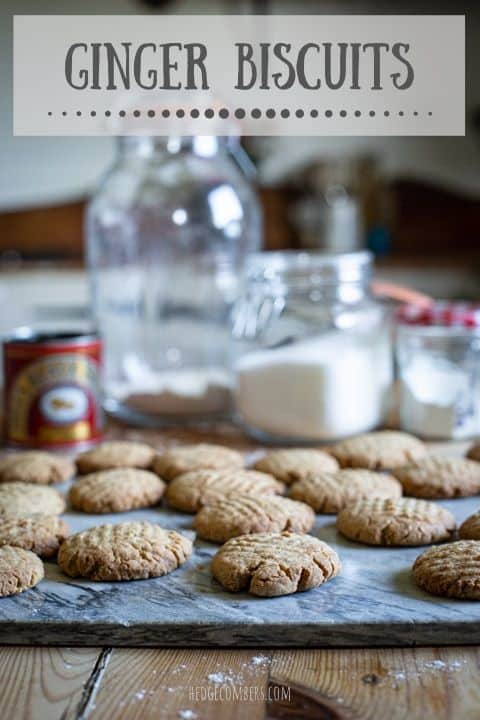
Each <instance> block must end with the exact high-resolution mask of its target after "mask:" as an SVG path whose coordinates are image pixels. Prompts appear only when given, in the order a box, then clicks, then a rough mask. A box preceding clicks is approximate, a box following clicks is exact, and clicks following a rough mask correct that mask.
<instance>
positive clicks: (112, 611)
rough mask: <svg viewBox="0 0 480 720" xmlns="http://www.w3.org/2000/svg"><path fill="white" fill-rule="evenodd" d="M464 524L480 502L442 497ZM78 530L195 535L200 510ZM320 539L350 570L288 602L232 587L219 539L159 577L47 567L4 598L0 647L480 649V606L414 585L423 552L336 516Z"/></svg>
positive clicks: (324, 521) (73, 516)
mask: <svg viewBox="0 0 480 720" xmlns="http://www.w3.org/2000/svg"><path fill="white" fill-rule="evenodd" d="M442 504H443V505H444V506H445V507H448V508H449V509H450V510H452V511H453V513H454V514H455V516H456V518H457V520H458V521H459V522H460V521H462V520H463V519H464V518H465V517H467V516H468V515H469V514H471V513H472V512H474V511H475V510H477V509H478V507H479V506H480V498H479V497H475V498H468V499H460V500H452V501H448V502H442ZM65 517H66V520H67V521H68V522H69V524H70V526H71V529H72V531H78V530H82V529H84V528H87V527H92V526H94V525H98V524H101V523H105V522H122V521H124V520H131V519H146V520H147V519H148V520H151V521H153V522H158V523H160V524H161V525H163V526H165V527H169V528H176V529H178V530H180V531H182V532H185V533H192V529H191V522H192V517H191V516H187V515H182V514H176V513H174V512H171V511H169V510H167V509H164V508H160V509H153V510H142V511H136V512H132V513H126V514H117V515H108V516H107V515H102V516H94V515H83V514H80V513H73V512H68V513H67V514H66V516H65ZM312 533H313V534H314V535H316V536H317V537H319V538H321V539H322V540H325V541H326V542H328V543H330V544H331V545H332V546H334V547H335V548H336V550H337V552H338V553H339V555H340V557H341V559H342V562H343V572H342V574H341V575H340V576H339V577H338V578H336V579H335V580H333V581H331V582H329V583H327V584H326V585H324V586H323V587H320V588H317V589H315V590H311V591H309V592H306V593H297V594H296V595H290V596H286V597H281V598H272V599H264V598H255V597H252V596H249V595H247V594H246V593H239V594H230V593H227V592H224V591H223V590H222V588H221V587H220V586H219V585H218V584H217V583H216V582H215V581H213V580H212V579H211V577H210V572H209V564H210V558H211V556H212V555H213V554H214V553H215V551H216V546H214V545H210V544H208V543H203V542H197V543H196V546H195V554H194V556H193V557H192V558H191V559H190V560H189V561H188V562H187V563H186V564H185V565H184V566H183V567H182V568H180V569H179V570H177V571H176V572H174V573H172V574H170V575H168V576H166V577H163V578H157V579H152V580H142V581H136V582H126V583H93V582H89V581H86V580H72V579H70V578H67V577H66V576H65V575H63V574H62V572H61V571H60V569H59V568H58V566H57V565H56V564H55V563H46V564H45V568H46V573H45V575H46V576H45V580H43V581H42V582H41V583H40V584H39V585H38V586H37V587H36V588H34V589H32V590H29V591H27V592H25V593H22V594H21V595H17V596H13V597H10V598H3V599H1V600H0V643H4V644H5V643H7V644H56V645H67V644H68V645H98V644H108V645H131V646H203V647H206V646H229V645H235V646H238V647H240V646H244V647H247V646H255V647H259V646H264V647H267V646H271V647H274V646H280V647H285V646H298V647H322V646H325V647H326V646H329V647H342V646H343V647H347V646H350V647H352V646H369V645H376V646H388V645H400V646H409V645H410V646H411V645H416V644H423V645H426V644H441V645H447V644H479V643H480V602H471V601H470V602H469V601H455V600H445V599H442V598H436V597H433V596H430V595H428V594H426V593H424V592H423V591H422V590H420V589H419V588H417V587H416V586H415V584H414V583H413V580H412V577H411V573H410V568H411V565H412V563H413V561H414V559H415V557H416V556H417V555H418V554H420V553H421V552H422V548H403V549H402V548H370V547H367V546H363V545H359V544H355V543H352V542H349V541H347V540H345V539H343V538H342V537H341V536H339V535H338V534H337V532H336V529H335V518H334V517H333V516H319V517H318V519H317V523H316V525H315V528H314V530H313V531H312Z"/></svg>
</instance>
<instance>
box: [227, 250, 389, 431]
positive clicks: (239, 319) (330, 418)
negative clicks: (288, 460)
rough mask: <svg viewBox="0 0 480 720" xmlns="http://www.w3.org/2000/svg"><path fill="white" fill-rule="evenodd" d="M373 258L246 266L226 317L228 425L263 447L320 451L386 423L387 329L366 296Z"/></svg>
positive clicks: (264, 259)
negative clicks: (233, 356) (306, 446)
mask: <svg viewBox="0 0 480 720" xmlns="http://www.w3.org/2000/svg"><path fill="white" fill-rule="evenodd" d="M371 270H372V256H371V255H370V253H368V252H356V253H347V254H342V255H335V254H325V253H306V252H278V253H277V252H274V253H272V252H270V253H259V254H257V255H255V256H253V258H252V260H251V262H250V265H249V269H248V281H247V287H246V291H245V294H244V296H243V298H241V300H240V301H239V302H238V303H237V305H236V308H235V313H234V334H235V337H236V339H237V342H238V347H237V349H238V354H237V361H236V365H235V371H236V372H235V375H236V411H237V418H238V420H239V421H240V423H241V424H242V425H243V426H244V428H245V429H246V430H247V432H249V433H250V434H251V435H253V436H255V437H257V438H259V439H261V440H263V441H270V442H279V443H283V444H287V443H299V442H328V441H332V440H336V439H338V438H343V437H346V436H348V435H354V434H356V433H360V432H364V431H368V430H372V429H373V428H376V427H378V426H379V425H381V424H382V423H383V421H384V420H385V417H386V414H387V412H388V410H389V402H390V396H391V386H392V347H391V327H390V322H389V315H388V312H387V310H386V308H385V307H384V306H383V305H382V304H381V303H379V302H378V301H376V300H375V299H374V298H373V297H372V296H371V295H370V293H369V281H370V276H371Z"/></svg>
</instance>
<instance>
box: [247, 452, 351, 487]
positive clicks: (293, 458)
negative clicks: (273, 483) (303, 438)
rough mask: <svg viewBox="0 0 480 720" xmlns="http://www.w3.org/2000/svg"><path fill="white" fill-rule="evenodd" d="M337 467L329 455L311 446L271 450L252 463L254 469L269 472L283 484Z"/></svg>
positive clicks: (330, 470)
mask: <svg viewBox="0 0 480 720" xmlns="http://www.w3.org/2000/svg"><path fill="white" fill-rule="evenodd" d="M338 467H339V466H338V462H337V461H336V460H335V458H333V457H332V456H331V455H329V454H328V453H326V452H324V451H323V450H314V449H311V448H287V449H284V450H271V451H270V452H267V453H266V455H264V456H263V457H262V458H260V460H258V461H257V462H256V463H255V465H254V468H255V470H260V471H261V472H266V473H270V475H273V476H274V477H276V478H277V480H280V482H283V483H285V485H291V483H293V482H296V481H297V480H301V479H302V478H304V477H305V476H306V475H310V474H311V473H321V472H334V471H335V470H338Z"/></svg>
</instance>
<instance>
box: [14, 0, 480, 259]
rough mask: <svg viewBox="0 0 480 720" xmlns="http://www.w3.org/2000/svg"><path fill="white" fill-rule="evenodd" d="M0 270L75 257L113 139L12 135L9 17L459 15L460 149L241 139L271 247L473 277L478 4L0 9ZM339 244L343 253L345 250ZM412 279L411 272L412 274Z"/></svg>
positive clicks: (31, 2) (454, 145) (479, 139)
mask: <svg viewBox="0 0 480 720" xmlns="http://www.w3.org/2000/svg"><path fill="white" fill-rule="evenodd" d="M0 8H1V17H0V77H1V86H2V90H3V93H2V103H1V104H0V158H1V162H0V267H2V266H3V267H9V268H10V267H12V266H16V265H18V263H25V262H27V263H28V262H29V261H38V260H41V261H49V260H52V261H54V260H62V261H65V260H74V261H79V262H80V261H81V258H82V242H83V241H82V214H83V207H84V201H85V198H86V197H87V196H88V194H89V193H90V192H91V190H92V188H93V187H94V185H95V183H96V181H97V180H98V178H99V177H100V176H101V174H102V173H103V172H104V170H105V169H106V168H107V167H108V166H109V164H110V163H111V162H112V159H113V156H114V140H113V139H111V138H22V137H16V138H15V137H13V136H12V106H11V99H12V93H11V83H12V67H11V53H12V20H11V16H12V14H13V13H26V14H28V13H31V14H34V13H39V12H41V13H58V14H68V13H85V14H88V13H92V14H95V13H96V14H100V13H105V14H110V13H112V14H120V13H124V14H125V13H139V12H146V13H158V12H168V13H246V12H276V13H289V12H294V13H378V14H385V13H386V14H390V13H391V14H395V13H422V14H428V13H447V14H448V13H452V12H454V13H465V14H466V16H467V22H466V25H467V60H468V62H467V132H466V136H465V137H463V138H443V137H432V138H424V137H418V138H415V137H412V138H395V137H390V138H382V137H378V138H375V137H370V138H366V137H365V138H360V137H356V138H348V137H346V138H333V137H323V138H322V137H318V138H308V137H307V138H253V139H251V138H247V139H245V142H244V144H245V146H246V148H247V150H248V151H249V153H250V155H251V156H252V158H253V159H254V161H255V163H256V165H257V168H258V179H259V187H260V191H261V194H262V199H263V203H264V207H265V211H266V213H265V214H266V244H267V247H269V248H281V247H304V246H305V247H310V246H318V247H326V248H328V249H349V247H350V246H355V244H357V243H358V244H361V245H368V246H369V247H370V248H372V249H373V250H374V251H375V252H376V253H377V255H378V256H379V257H380V258H382V257H383V258H387V259H390V260H392V261H395V259H397V260H398V259H401V258H403V259H404V260H405V261H406V260H407V259H410V258H412V257H413V258H414V261H412V267H413V268H414V269H415V267H418V262H417V259H418V258H422V257H427V258H430V261H431V262H435V263H437V264H438V263H441V262H442V259H444V261H445V263H447V264H448V263H449V262H450V261H451V258H452V255H453V256H455V258H456V261H457V262H459V263H460V262H463V263H464V264H467V265H469V266H471V265H472V263H474V264H475V263H476V262H477V256H478V257H480V243H479V238H480V80H479V76H478V68H479V67H480V3H479V2H478V0H470V2H461V1H460V2H458V3H455V4H452V3H451V2H446V1H443V0H437V1H436V2H434V1H430V2H427V1H424V0H417V1H416V2H414V1H412V0H411V1H410V2H402V1H401V0H358V2H355V1H351V0H350V1H348V0H338V1H337V2H332V1H331V0H323V1H322V0H299V1H298V2H293V1H292V0H290V2H288V1H287V0H270V1H269V2H268V0H258V1H257V2H252V1H250V2H246V1H244V0H239V1H237V2H233V1H232V0H223V2H220V1H219V0H209V1H207V2H195V1H194V0H171V1H170V2H164V1H163V2H162V0H146V1H143V2H142V1H141V0H96V1H94V0H84V2H83V3H81V4H78V3H76V2H72V1H68V0H48V1H46V2H38V1H35V0H16V1H15V3H13V2H5V0H0ZM342 243H343V244H344V245H345V247H343V246H342ZM414 269H413V271H414Z"/></svg>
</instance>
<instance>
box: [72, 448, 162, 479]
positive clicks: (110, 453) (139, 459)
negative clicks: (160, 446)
mask: <svg viewBox="0 0 480 720" xmlns="http://www.w3.org/2000/svg"><path fill="white" fill-rule="evenodd" d="M154 457H155V450H154V449H153V448H152V447H150V445H146V444H145V443H140V442H130V441H128V440H112V441H109V442H103V443H100V445H97V446H96V447H94V448H93V449H92V450H87V452H84V453H81V454H80V455H78V456H77V459H76V464H77V470H78V472H79V473H80V474H81V475H86V474H88V473H93V472H98V471H100V470H110V469H112V468H120V467H132V468H149V467H150V465H151V464H152V460H153V458H154Z"/></svg>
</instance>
